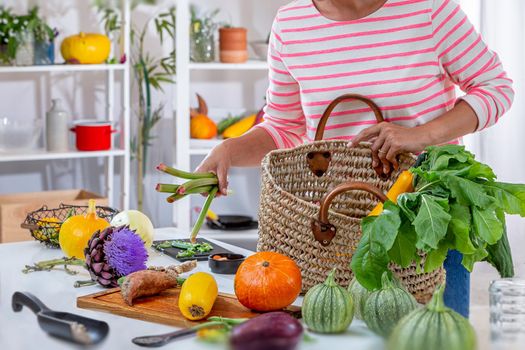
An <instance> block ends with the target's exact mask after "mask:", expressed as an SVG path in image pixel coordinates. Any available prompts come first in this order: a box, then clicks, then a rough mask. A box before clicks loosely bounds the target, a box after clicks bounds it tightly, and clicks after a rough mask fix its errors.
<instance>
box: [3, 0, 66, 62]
mask: <svg viewBox="0 0 525 350" xmlns="http://www.w3.org/2000/svg"><path fill="white" fill-rule="evenodd" d="M57 34H58V33H57V32H56V31H55V30H54V29H52V28H51V27H50V26H49V25H48V24H47V23H46V22H45V20H44V19H43V18H42V17H40V15H39V9H38V7H37V6H35V7H33V8H32V9H31V10H29V12H28V13H27V14H25V15H16V14H14V13H13V12H12V10H11V9H9V8H6V7H0V63H1V64H4V65H10V64H13V63H14V61H15V59H16V58H17V53H19V50H20V49H21V47H23V46H24V45H25V46H26V48H29V50H28V51H31V52H28V54H29V55H30V56H32V51H33V49H35V50H36V49H38V45H41V44H42V43H45V44H47V45H49V44H50V43H52V42H53V40H54V39H55V37H56V36H57ZM33 44H34V45H35V47H34V48H33ZM47 45H46V52H45V54H46V55H47V56H48V57H51V56H52V50H51V49H50V48H49V47H47ZM27 60H31V61H33V57H28V58H27Z"/></svg>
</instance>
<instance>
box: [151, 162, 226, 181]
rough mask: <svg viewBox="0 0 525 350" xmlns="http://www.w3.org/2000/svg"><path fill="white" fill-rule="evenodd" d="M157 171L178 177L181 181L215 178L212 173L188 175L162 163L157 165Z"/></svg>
mask: <svg viewBox="0 0 525 350" xmlns="http://www.w3.org/2000/svg"><path fill="white" fill-rule="evenodd" d="M157 170H159V171H162V172H164V173H166V174H169V175H172V176H175V177H180V178H181V179H187V180H196V179H209V178H212V179H213V178H217V176H216V175H215V174H213V173H189V172H186V171H182V170H179V169H175V168H172V167H169V166H167V165H166V164H164V163H161V164H159V165H158V166H157Z"/></svg>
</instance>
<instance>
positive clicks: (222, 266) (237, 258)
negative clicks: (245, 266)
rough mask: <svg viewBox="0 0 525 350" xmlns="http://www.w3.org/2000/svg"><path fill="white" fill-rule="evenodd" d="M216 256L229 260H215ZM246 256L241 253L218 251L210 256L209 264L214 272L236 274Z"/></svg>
mask: <svg viewBox="0 0 525 350" xmlns="http://www.w3.org/2000/svg"><path fill="white" fill-rule="evenodd" d="M214 256H220V257H223V258H227V259H228V260H215V259H213V257H214ZM245 258H246V257H245V256H244V255H241V254H230V253H217V254H213V255H210V256H209V257H208V265H209V266H210V269H211V271H212V272H215V273H220V274H223V275H235V274H236V273H237V269H238V268H239V266H240V265H241V263H242V262H243V261H244V259H245Z"/></svg>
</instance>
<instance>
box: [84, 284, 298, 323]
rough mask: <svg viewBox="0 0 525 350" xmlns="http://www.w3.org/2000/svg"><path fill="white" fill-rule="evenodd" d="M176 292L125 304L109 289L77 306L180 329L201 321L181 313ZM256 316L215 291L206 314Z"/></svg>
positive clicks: (291, 309)
mask: <svg viewBox="0 0 525 350" xmlns="http://www.w3.org/2000/svg"><path fill="white" fill-rule="evenodd" d="M179 292H180V288H173V289H168V290H166V291H164V292H162V293H161V294H159V295H156V296H153V297H145V298H140V299H137V300H136V301H135V302H134V304H133V306H129V305H128V304H126V303H125V302H124V300H123V299H122V296H121V295H120V288H113V289H108V290H105V291H103V292H100V293H95V294H90V295H86V296H82V297H79V298H77V307H79V308H81V309H90V310H97V311H103V312H109V313H112V314H115V315H120V316H124V317H129V318H135V319H137V320H142V321H149V322H154V323H162V324H166V325H169V326H175V327H181V328H186V327H191V326H193V325H195V324H197V323H200V322H205V320H202V321H197V322H193V321H189V320H187V319H186V318H184V316H182V314H181V312H180V310H179V307H178V297H179ZM300 310H301V308H299V307H297V306H290V307H289V308H288V309H287V310H285V311H287V312H290V313H292V314H295V316H300ZM257 315H259V313H257V312H254V311H251V310H249V309H247V308H245V307H244V306H242V305H241V303H239V301H238V300H237V298H236V297H235V296H234V295H230V294H222V293H219V296H218V297H217V300H216V301H215V304H214V305H213V309H212V310H211V313H210V315H209V316H223V317H229V318H253V317H255V316H257Z"/></svg>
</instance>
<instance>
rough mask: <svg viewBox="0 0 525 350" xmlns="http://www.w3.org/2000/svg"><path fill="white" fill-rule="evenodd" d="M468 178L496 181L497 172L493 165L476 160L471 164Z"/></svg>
mask: <svg viewBox="0 0 525 350" xmlns="http://www.w3.org/2000/svg"><path fill="white" fill-rule="evenodd" d="M467 176H468V178H469V179H480V178H481V179H486V180H488V181H494V180H495V179H496V174H494V171H493V170H492V168H491V167H489V166H488V165H487V164H483V163H479V162H476V163H474V164H472V165H471V166H470V168H469V169H468V175H467Z"/></svg>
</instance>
